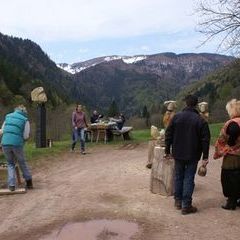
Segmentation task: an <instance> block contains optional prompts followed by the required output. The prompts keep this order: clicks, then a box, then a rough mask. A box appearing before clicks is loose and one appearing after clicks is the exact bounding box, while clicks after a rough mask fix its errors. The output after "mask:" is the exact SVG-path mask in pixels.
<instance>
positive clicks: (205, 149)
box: [165, 95, 210, 215]
mask: <svg viewBox="0 0 240 240" xmlns="http://www.w3.org/2000/svg"><path fill="white" fill-rule="evenodd" d="M185 102H186V107H185V108H184V109H183V110H182V111H181V112H179V113H177V114H175V115H174V117H173V119H172V120H171V121H170V123H169V125H168V127H167V129H166V133H165V144H166V148H165V154H166V155H165V157H167V158H169V157H173V158H174V160H175V175H174V186H175V192H174V199H175V207H176V209H178V210H180V209H181V210H182V214H183V215H185V214H190V213H195V212H197V208H196V207H194V206H193V205H192V194H193V191H194V185H195V184H194V178H195V174H196V171H197V165H198V161H199V160H200V158H201V156H202V165H203V166H206V165H207V164H208V155H209V144H210V131H209V127H208V123H207V122H206V121H205V120H204V119H203V118H202V117H201V116H200V114H199V112H198V111H197V110H196V107H197V104H198V98H197V97H196V96H194V95H188V96H187V97H186V98H185Z"/></svg>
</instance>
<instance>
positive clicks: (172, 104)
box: [163, 100, 177, 112]
mask: <svg viewBox="0 0 240 240" xmlns="http://www.w3.org/2000/svg"><path fill="white" fill-rule="evenodd" d="M163 105H164V106H165V107H166V108H167V111H169V112H173V111H175V110H176V108H177V104H176V101H173V100H170V101H165V102H164V104H163Z"/></svg>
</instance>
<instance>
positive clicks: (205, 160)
mask: <svg viewBox="0 0 240 240" xmlns="http://www.w3.org/2000/svg"><path fill="white" fill-rule="evenodd" d="M208 163H209V161H208V159H203V160H202V166H204V167H206V166H207V165H208Z"/></svg>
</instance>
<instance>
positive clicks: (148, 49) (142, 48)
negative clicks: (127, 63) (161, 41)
mask: <svg viewBox="0 0 240 240" xmlns="http://www.w3.org/2000/svg"><path fill="white" fill-rule="evenodd" d="M140 50H142V51H146V52H148V51H150V47H149V46H146V45H144V46H141V47H140Z"/></svg>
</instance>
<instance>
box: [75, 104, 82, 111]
mask: <svg viewBox="0 0 240 240" xmlns="http://www.w3.org/2000/svg"><path fill="white" fill-rule="evenodd" d="M76 111H77V112H81V111H82V105H81V104H77V106H76Z"/></svg>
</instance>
